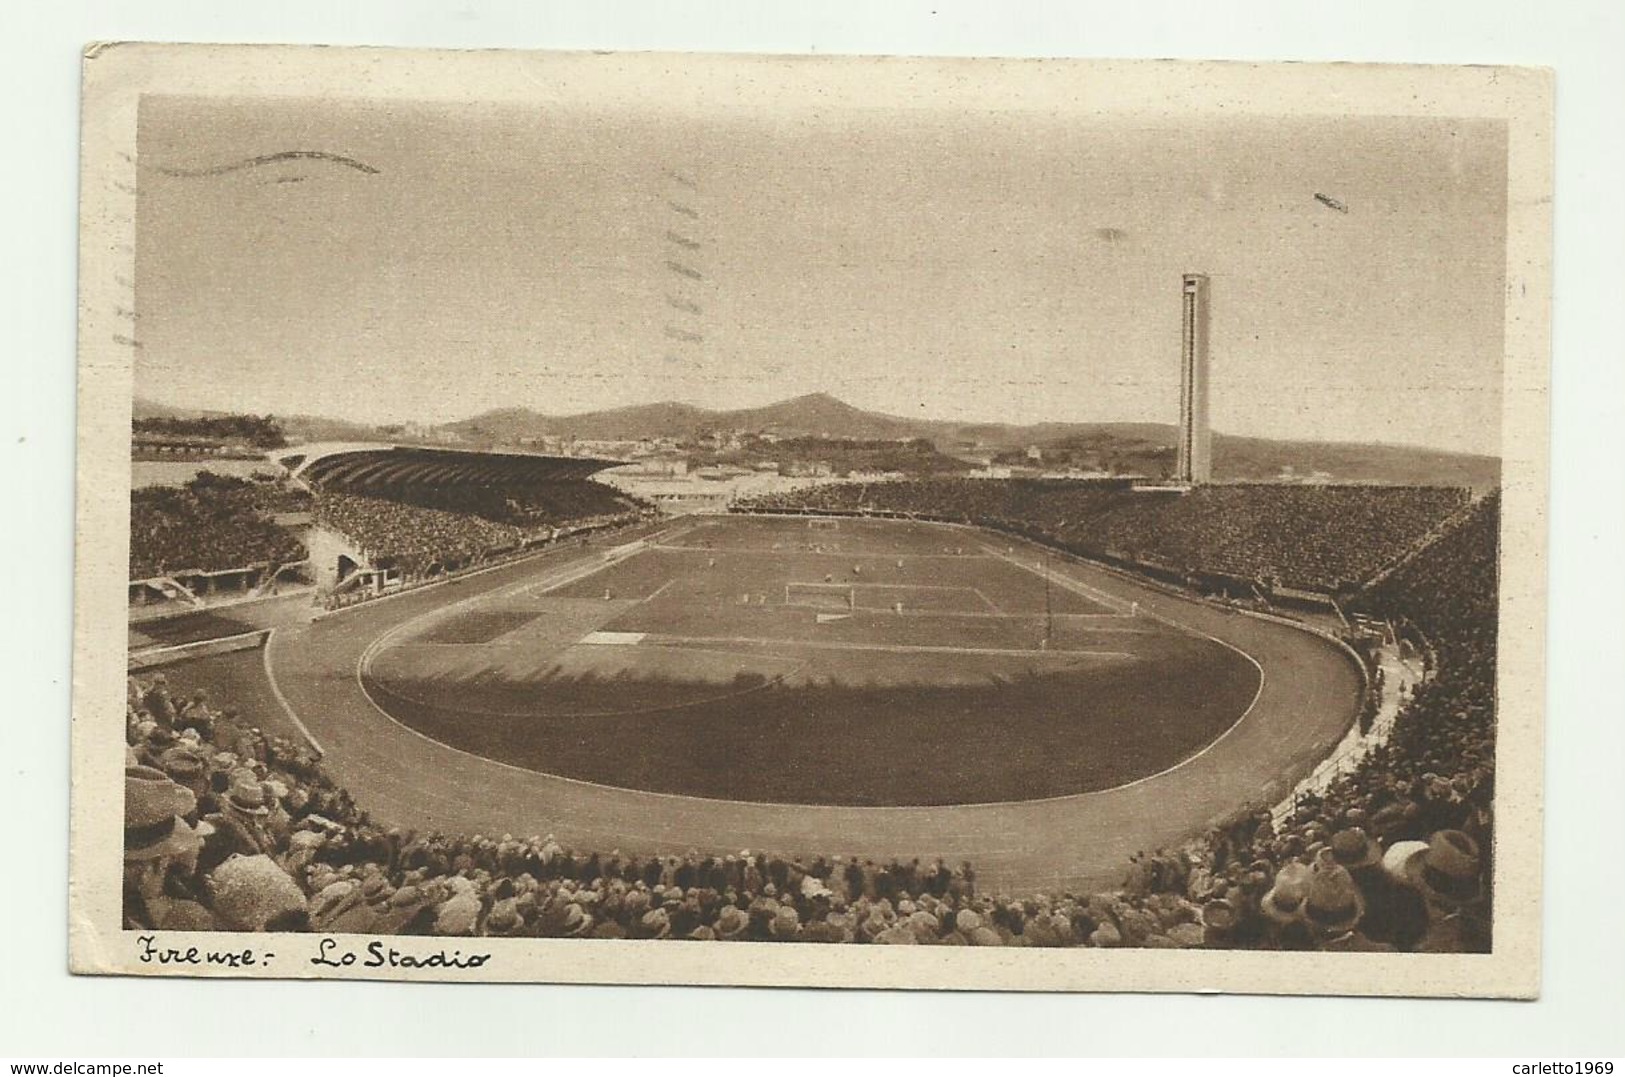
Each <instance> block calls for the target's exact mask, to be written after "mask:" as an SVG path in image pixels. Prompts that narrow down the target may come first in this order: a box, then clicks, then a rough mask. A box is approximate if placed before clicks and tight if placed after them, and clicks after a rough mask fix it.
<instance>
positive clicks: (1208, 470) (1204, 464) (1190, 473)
mask: <svg viewBox="0 0 1625 1077" xmlns="http://www.w3.org/2000/svg"><path fill="white" fill-rule="evenodd" d="M1180 299H1181V304H1182V308H1181V309H1182V311H1183V318H1182V322H1183V325H1182V332H1181V333H1180V342H1181V354H1180V379H1179V460H1178V465H1177V470H1176V472H1175V475H1174V478H1175V479H1176V480H1177V481H1179V482H1182V483H1186V484H1188V485H1192V486H1194V485H1197V484H1199V483H1205V482H1209V481H1211V480H1212V478H1213V432H1212V430H1211V429H1209V427H1208V410H1207V397H1208V279H1207V277H1206V276H1205V275H1204V274H1201V273H1187V274H1185V277H1184V286H1183V288H1182V294H1181V296H1180Z"/></svg>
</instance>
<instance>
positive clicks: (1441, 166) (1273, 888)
mask: <svg viewBox="0 0 1625 1077" xmlns="http://www.w3.org/2000/svg"><path fill="white" fill-rule="evenodd" d="M84 75H85V99H84V130H83V146H82V150H83V161H82V169H83V185H82V190H81V199H82V213H83V216H82V235H81V244H82V246H81V283H80V287H81V293H80V418H79V469H80V470H79V476H80V478H79V489H78V499H79V524H78V535H77V540H78V563H77V599H76V601H77V615H76V628H75V631H76V638H77V646H76V667H75V685H74V693H75V699H74V733H73V736H74V767H73V797H72V811H73V818H74V834H73V849H72V854H73V863H72V870H73V887H72V902H73V908H72V910H71V931H70V935H71V939H70V941H71V950H72V955H71V956H72V965H73V968H74V969H75V971H79V972H87V973H135V974H144V975H166V974H171V975H185V976H270V977H279V978H306V977H333V978H358V977H359V978H366V977H373V978H414V979H425V978H427V979H466V980H519V981H529V980H539V981H573V982H621V983H717V984H735V983H737V984H764V985H775V986H778V985H787V986H881V987H918V988H950V989H998V990H1092V989H1108V988H1109V989H1117V990H1150V991H1156V990H1190V989H1214V990H1225V991H1234V992H1246V993H1321V994H1403V995H1481V996H1492V997H1531V996H1533V995H1534V994H1536V993H1537V992H1538V987H1539V976H1540V950H1539V939H1540V931H1539V928H1540V879H1541V852H1542V847H1541V792H1542V790H1541V774H1542V770H1541V730H1542V723H1543V699H1544V689H1545V685H1544V618H1545V564H1544V551H1545V541H1546V540H1545V506H1546V470H1545V466H1546V465H1545V460H1546V451H1547V448H1546V392H1547V357H1548V347H1549V340H1548V329H1547V319H1548V309H1549V301H1550V298H1549V297H1550V269H1549V258H1550V196H1551V183H1552V181H1551V172H1550V168H1551V162H1550V157H1551V146H1550V128H1551V93H1552V83H1551V78H1550V73H1549V72H1545V71H1538V70H1534V69H1521V68H1495V67H1482V68H1464V67H1436V68H1423V67H1411V68H1407V67H1380V66H1358V65H1308V64H1291V65H1288V64H1279V65H1243V64H1201V63H1174V62H1122V63H1113V62H1095V61H1043V62H1039V61H998V60H970V59H956V60H946V59H943V60H932V59H884V58H858V57H765V56H720V55H718V56H702V55H675V54H670V55H662V54H647V53H643V54H638V53H624V54H585V53H519V52H512V53H503V52H485V53H473V52H469V53H456V52H414V51H407V50H400V51H391V50H347V49H322V50H317V49H306V48H297V47H291V46H290V47H247V46H243V47H227V46H158V45H138V44H121V45H108V46H104V47H99V48H97V47H93V48H91V49H89V50H87V52H86V55H85V60H84ZM786 944H788V945H786ZM924 947H935V948H942V949H935V950H931V951H929V952H927V951H925V950H923V949H921V948H924Z"/></svg>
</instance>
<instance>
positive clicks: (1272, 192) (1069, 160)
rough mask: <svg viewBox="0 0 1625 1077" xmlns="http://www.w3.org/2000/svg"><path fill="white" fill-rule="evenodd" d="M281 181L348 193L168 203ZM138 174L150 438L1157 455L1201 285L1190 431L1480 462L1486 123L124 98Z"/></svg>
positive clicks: (1488, 356) (1494, 128)
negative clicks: (361, 431) (210, 425)
mask: <svg viewBox="0 0 1625 1077" xmlns="http://www.w3.org/2000/svg"><path fill="white" fill-rule="evenodd" d="M287 150H318V151H324V152H327V153H332V154H342V155H345V156H347V157H349V158H353V159H354V160H356V161H359V162H362V163H364V164H365V165H367V166H368V167H370V168H373V169H375V170H376V172H373V173H368V172H363V171H361V170H359V169H357V168H354V167H350V166H348V165H346V164H344V163H342V162H340V163H335V162H330V161H313V160H308V159H307V160H298V161H288V162H285V163H280V164H271V165H265V166H260V167H247V168H241V169H237V170H235V171H227V172H216V173H213V174H206V175H200V174H196V173H197V172H198V171H200V170H210V169H213V168H215V167H216V166H221V165H227V164H231V163H233V162H239V161H242V160H245V159H247V158H251V157H256V156H260V155H267V154H276V153H279V152H282V151H287ZM139 158H140V166H141V167H140V173H139V183H138V187H139V196H138V240H137V262H136V282H135V283H136V304H137V311H138V313H139V317H140V321H139V337H140V339H141V342H142V351H141V352H140V353H139V355H140V358H139V360H138V364H137V383H136V391H137V393H138V395H141V396H144V397H149V398H152V399H155V400H159V401H162V402H165V403H171V404H179V405H187V406H199V407H219V408H233V409H246V410H252V411H256V412H266V411H269V412H281V413H291V412H313V413H320V414H328V415H336V416H342V417H348V418H355V419H360V420H366V421H390V420H412V419H415V420H421V421H445V420H451V419H458V418H463V417H466V416H468V415H471V414H473V413H476V412H479V411H482V410H485V409H487V408H492V407H502V406H528V407H532V408H536V409H538V410H541V411H546V412H554V413H561V412H573V411H582V410H589V409H597V408H605V407H614V406H618V405H623V404H634V403H647V402H653V401H658V400H669V399H675V400H687V401H692V402H695V403H698V404H702V405H706V406H712V407H733V406H742V405H754V404H761V403H766V402H769V401H772V400H776V399H779V398H782V397H786V396H790V395H794V394H798V393H804V392H813V391H827V392H830V393H833V394H835V395H837V396H840V397H841V398H843V399H845V400H847V401H849V402H851V403H853V404H856V405H858V406H860V407H865V408H871V409H875V410H880V411H887V412H892V413H895V414H908V415H918V416H929V417H939V418H957V419H983V420H1002V421H1009V422H1030V421H1037V420H1078V421H1094V420H1100V421H1105V420H1131V419H1147V420H1159V421H1165V422H1172V421H1173V420H1174V418H1175V417H1176V415H1177V411H1178V369H1179V309H1180V306H1179V278H1180V274H1181V273H1183V272H1187V271H1197V272H1206V273H1208V274H1210V275H1211V277H1212V279H1213V284H1212V296H1213V322H1212V335H1213V387H1212V414H1213V423H1214V426H1215V427H1216V428H1217V429H1219V430H1223V431H1227V432H1232V433H1239V434H1252V435H1260V436H1273V437H1307V438H1317V439H1325V440H1375V441H1387V442H1407V443H1416V444H1426V445H1434V446H1439V447H1444V448H1454V449H1465V450H1471V451H1478V452H1491V453H1493V452H1496V451H1497V450H1498V445H1499V416H1500V378H1501V353H1502V319H1503V295H1502V293H1503V287H1504V286H1503V279H1504V227H1505V226H1504V209H1505V207H1504V203H1505V181H1506V172H1505V169H1506V141H1505V131H1504V127H1503V126H1502V125H1501V124H1499V123H1490V122H1481V121H1465V122H1454V121H1442V120H1418V119H1411V118H1396V119H1381V118H1378V119H1335V120H1331V119H1328V120H1315V119H1292V120H1276V119H1259V118H1257V117H1253V118H1245V119H1235V120H1218V121H1215V120H1211V119H1200V120H1196V119H1192V120H1190V121H1188V122H1185V123H1183V124H1181V123H1179V122H1176V121H1175V120H1171V119H1168V118H1158V119H1147V120H1145V121H1144V122H1140V121H1136V120H1132V119H1126V118H1123V117H1121V116H1119V117H1112V118H1104V119H1103V118H1100V117H1097V116H1093V115H1091V114H1087V113H1083V112H1080V113H1079V114H1078V115H1076V116H1068V115H1064V114H1053V113H1051V114H1041V115H1038V116H1036V117H1035V116H1034V115H1031V114H1023V115H1020V116H1016V115H1013V114H1007V113H1001V112H997V111H985V112H976V113H972V114H968V115H967V114H963V113H960V114H953V115H950V114H945V113H939V114H932V113H930V112H928V111H926V112H922V111H919V110H910V111H888V110H885V109H879V108H865V109H846V110H830V111H824V110H818V109H804V110H798V111H795V112H789V113H785V114H783V115H778V116H776V118H774V117H764V116H755V117H752V116H750V115H748V114H746V113H741V112H733V113H729V114H726V115H721V114H719V115H716V116H711V117H698V116H684V115H680V114H678V115H673V114H671V112H670V111H669V110H666V111H661V110H659V109H648V110H644V109H617V110H616V111H613V112H610V111H593V110H590V109H585V108H582V107H580V106H570V107H567V108H563V107H561V108H556V109H544V108H541V107H529V108H520V107H517V106H511V105H504V106H501V107H495V106H470V105H457V104H440V103H435V104H406V105H391V106H388V107H384V106H380V105H377V104H366V103H360V102H357V103H352V104H345V103H339V104H335V103H333V102H332V101H314V100H308V99H254V100H247V99H238V100H220V99H209V100H204V99H183V98H151V97H149V98H146V99H144V100H143V102H142V107H141V120H140V138H139ZM177 173H178V174H177ZM674 173H675V175H674ZM1317 192H1320V193H1324V194H1326V195H1328V196H1330V197H1332V198H1334V199H1336V200H1337V201H1339V202H1341V203H1342V204H1344V205H1345V206H1346V207H1347V213H1343V212H1339V211H1337V210H1334V209H1332V208H1329V207H1327V206H1325V205H1323V204H1321V203H1319V202H1317V201H1316V200H1315V198H1314V195H1315V194H1316V193H1317ZM668 232H676V233H677V236H678V239H677V240H673V239H671V238H669V237H668V235H667V233H668ZM694 243H698V244H700V246H699V247H698V248H697V249H696V248H694V247H693V246H692V244H694ZM668 262H675V263H677V264H678V266H680V267H681V270H673V269H672V268H670V267H668V265H667V263H668ZM682 270H689V271H692V272H697V273H699V274H700V275H701V276H702V277H703V279H700V280H696V279H694V278H693V277H692V276H691V275H689V274H688V273H684V272H682ZM684 308H686V309H684ZM694 308H698V311H699V313H697V314H696V313H693V309H694Z"/></svg>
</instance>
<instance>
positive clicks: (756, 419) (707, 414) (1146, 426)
mask: <svg viewBox="0 0 1625 1077" xmlns="http://www.w3.org/2000/svg"><path fill="white" fill-rule="evenodd" d="M224 414H227V413H226V412H219V411H204V410H200V409H185V408H173V407H169V406H166V405H163V404H158V403H154V402H152V401H146V400H140V399H137V400H136V401H135V415H136V417H137V418H141V417H147V416H160V415H161V416H181V417H189V416H218V415H224ZM278 418H279V419H280V420H281V422H282V425H283V427H284V429H286V430H287V432H288V436H289V438H290V440H298V441H390V440H395V439H393V438H392V437H391V436H390V435H388V434H386V433H383V432H381V431H380V430H379V429H378V428H377V427H374V426H369V425H366V424H362V423H354V422H349V421H347V420H343V419H330V418H326V417H322V416H313V415H293V416H279V417H278ZM441 429H442V430H445V431H450V432H454V433H456V434H458V435H460V436H461V437H462V438H464V439H466V441H467V443H468V444H470V445H475V446H478V445H485V446H490V445H517V444H519V443H520V442H521V441H522V440H525V439H534V438H541V437H551V438H578V439H581V440H586V441H615V440H629V441H631V440H637V439H639V438H691V437H694V436H696V435H699V434H703V433H706V432H729V431H746V432H752V433H770V434H776V435H778V436H779V437H783V438H794V437H811V438H854V439H861V440H881V439H891V440H901V439H905V438H926V439H929V440H930V441H931V442H932V443H933V444H935V445H936V447H937V448H938V449H939V450H941V451H942V452H944V453H947V454H950V455H954V456H958V457H961V458H985V457H991V456H995V455H997V454H999V453H1010V452H1012V451H1014V450H1025V449H1027V448H1029V447H1032V446H1037V447H1038V449H1039V450H1040V452H1041V453H1042V462H1041V464H1040V466H1042V467H1045V468H1055V467H1064V466H1069V465H1070V466H1074V467H1081V468H1085V469H1095V468H1098V469H1100V470H1113V471H1117V472H1120V473H1135V474H1145V475H1153V476H1156V475H1162V474H1167V473H1168V472H1169V471H1170V470H1171V468H1172V467H1173V458H1174V445H1175V430H1174V427H1173V425H1172V424H1168V423H1056V422H1049V423H1034V424H1029V425H1016V424H1010V423H975V422H956V421H951V420H941V419H912V418H906V417H903V416H898V415H886V414H884V413H881V412H875V411H865V410H863V409H862V408H855V407H853V406H852V405H850V404H848V403H846V402H845V401H842V400H839V399H837V398H835V397H833V396H830V395H829V394H828V393H811V394H808V395H806V396H798V397H792V398H791V399H789V400H781V401H779V402H778V403H776V404H768V405H766V406H765V407H759V408H741V409H735V410H715V409H711V408H702V407H699V406H697V405H694V404H682V403H675V402H668V403H663V404H639V405H635V406H632V407H625V408H612V409H609V410H607V411H590V412H582V413H580V414H576V415H546V414H543V413H541V412H537V411H532V410H530V409H529V408H501V409H498V410H495V411H488V412H485V413H483V414H480V415H476V416H474V417H473V418H470V419H464V420H461V421H459V422H455V423H449V424H447V425H445V426H444V427H442V428H441ZM1213 465H1214V475H1215V478H1217V479H1220V480H1228V481H1240V480H1274V479H1280V478H1283V477H1285V476H1287V475H1288V474H1290V476H1292V477H1296V478H1302V479H1311V480H1313V479H1319V480H1322V481H1335V482H1382V483H1405V484H1419V485H1435V484H1437V485H1452V486H1458V485H1459V486H1472V487H1476V488H1479V489H1485V488H1489V487H1492V486H1495V485H1497V484H1498V483H1499V482H1500V472H1501V462H1500V460H1498V459H1497V458H1495V457H1493V456H1476V455H1471V454H1467V453H1453V452H1445V451H1442V450H1438V449H1426V448H1421V447H1417V446H1406V445H1376V444H1362V443H1348V442H1320V441H1282V440H1273V439H1269V438H1252V437H1238V436H1235V435H1231V434H1223V433H1215V434H1214V435H1213ZM1288 469H1290V472H1288Z"/></svg>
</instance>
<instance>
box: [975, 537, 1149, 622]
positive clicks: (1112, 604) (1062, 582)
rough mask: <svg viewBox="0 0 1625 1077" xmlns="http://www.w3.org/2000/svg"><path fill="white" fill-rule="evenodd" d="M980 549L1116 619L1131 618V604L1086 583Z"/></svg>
mask: <svg viewBox="0 0 1625 1077" xmlns="http://www.w3.org/2000/svg"><path fill="white" fill-rule="evenodd" d="M982 548H983V549H984V550H987V551H988V552H989V553H991V554H992V555H993V556H994V557H997V558H998V559H999V560H1001V561H1008V562H1010V564H1012V565H1015V566H1017V567H1018V568H1024V569H1026V570H1027V571H1028V572H1031V573H1032V574H1033V575H1035V576H1037V577H1038V578H1039V579H1046V580H1049V581H1050V582H1051V583H1054V584H1057V585H1059V586H1060V587H1062V588H1064V589H1066V590H1068V591H1071V592H1072V593H1073V594H1077V595H1082V596H1083V597H1084V598H1087V599H1089V600H1090V601H1092V602H1096V603H1099V604H1100V605H1102V606H1105V607H1106V608H1107V609H1113V610H1116V611H1117V614H1116V616H1118V617H1132V616H1133V613H1132V612H1131V610H1130V606H1131V604H1130V603H1127V602H1124V601H1123V600H1122V599H1120V598H1118V597H1117V596H1116V595H1109V594H1107V593H1106V592H1104V591H1099V590H1096V589H1095V588H1093V587H1090V586H1089V585H1088V584H1086V583H1081V582H1079V581H1078V580H1075V579H1073V578H1072V577H1070V576H1065V575H1062V574H1061V573H1059V572H1057V571H1055V569H1053V568H1042V567H1040V566H1038V565H1029V564H1028V563H1027V562H1026V561H1024V560H1022V559H1021V558H1020V557H1018V556H1017V555H1015V554H1004V553H1000V552H999V551H997V550H995V549H993V548H992V547H991V546H984V547H982Z"/></svg>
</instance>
